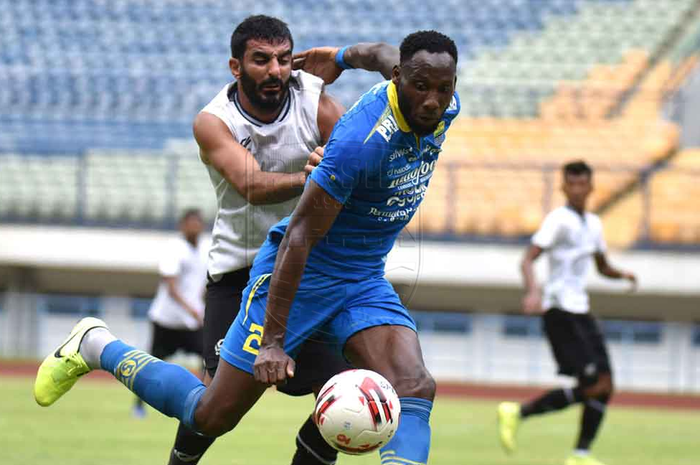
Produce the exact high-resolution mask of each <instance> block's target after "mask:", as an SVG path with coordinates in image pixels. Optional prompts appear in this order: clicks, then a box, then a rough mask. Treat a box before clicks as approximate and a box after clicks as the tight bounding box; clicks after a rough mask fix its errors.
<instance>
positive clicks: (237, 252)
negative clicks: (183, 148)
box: [202, 71, 323, 280]
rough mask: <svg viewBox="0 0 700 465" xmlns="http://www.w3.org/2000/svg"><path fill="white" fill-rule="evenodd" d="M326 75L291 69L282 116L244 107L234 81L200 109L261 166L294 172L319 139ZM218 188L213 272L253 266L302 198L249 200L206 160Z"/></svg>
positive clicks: (213, 274) (211, 253) (211, 261)
mask: <svg viewBox="0 0 700 465" xmlns="http://www.w3.org/2000/svg"><path fill="white" fill-rule="evenodd" d="M322 89H323V81H322V80H321V79H320V78H317V77H316V76H313V75H311V74H308V73H305V72H303V71H292V75H291V77H290V79H289V97H288V98H287V101H286V102H285V104H284V108H283V110H282V112H281V113H280V115H279V117H278V118H277V119H276V120H275V121H273V122H272V123H262V122H260V121H257V120H256V119H255V118H253V117H252V116H250V115H249V114H247V113H246V112H245V110H243V108H242V107H241V106H240V104H239V102H238V95H237V89H236V85H235V83H229V84H227V85H226V86H225V87H224V88H223V90H221V92H219V94H218V95H217V96H216V97H214V99H213V100H212V101H211V102H209V104H208V105H207V106H205V107H204V109H203V110H202V111H203V112H207V113H211V114H212V115H215V116H217V117H218V118H219V119H221V120H222V121H223V122H224V123H225V124H226V126H228V128H229V130H230V131H231V134H232V135H233V137H234V139H236V140H237V141H238V143H240V144H241V145H243V146H244V147H245V148H247V149H248V150H249V151H250V152H251V153H252V154H253V156H254V157H255V159H256V160H257V162H258V163H259V164H260V168H261V169H262V170H263V171H270V172H284V173H296V172H300V171H302V170H303V169H304V166H305V165H306V160H307V159H308V157H309V153H311V151H313V150H314V149H315V148H316V147H318V146H319V145H321V143H322V141H321V133H320V131H319V129H318V123H317V119H316V118H317V114H318V102H319V97H320V95H321V91H322ZM206 167H207V170H208V171H209V178H210V179H211V182H212V185H213V186H214V189H215V191H216V198H217V201H218V206H219V210H218V212H217V214H216V219H215V221H214V230H213V231H212V244H211V248H210V249H209V265H208V269H209V275H210V276H211V277H212V278H213V279H214V280H219V279H220V278H221V276H222V275H223V274H224V273H228V272H230V271H235V270H238V269H241V268H245V267H247V266H250V265H251V264H252V263H253V259H254V258H255V255H256V254H257V253H258V250H259V249H260V246H261V245H262V243H263V242H264V241H265V237H266V235H267V231H268V229H270V227H271V226H273V225H274V224H276V223H277V222H278V221H280V220H281V219H282V218H284V217H286V216H288V215H289V214H290V213H291V212H292V210H294V207H295V206H296V204H297V202H298V200H299V198H298V197H297V198H294V199H291V200H287V201H285V202H282V203H277V204H269V205H251V204H250V203H248V201H247V200H246V199H245V198H244V197H243V196H241V195H240V194H239V193H238V191H236V189H235V188H234V187H233V186H232V185H230V184H229V183H228V182H227V181H226V180H225V179H224V178H223V177H222V176H221V174H219V172H218V171H217V170H216V169H215V168H214V167H213V166H211V165H206Z"/></svg>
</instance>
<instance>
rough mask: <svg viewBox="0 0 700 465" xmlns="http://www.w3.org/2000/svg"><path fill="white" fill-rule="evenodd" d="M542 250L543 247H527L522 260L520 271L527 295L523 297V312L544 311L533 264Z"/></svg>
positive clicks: (534, 312) (535, 312)
mask: <svg viewBox="0 0 700 465" xmlns="http://www.w3.org/2000/svg"><path fill="white" fill-rule="evenodd" d="M542 252H543V249H542V248H541V247H538V246H536V245H531V246H530V247H528V248H527V251H526V252H525V256H524V257H523V260H522V261H521V262H520V272H521V273H522V276H523V283H524V284H525V296H524V297H523V301H522V307H523V312H524V313H526V314H529V315H531V314H537V313H542V292H541V291H540V287H539V285H538V284H537V278H536V277H535V270H534V266H533V265H534V263H535V260H537V258H539V256H540V255H542Z"/></svg>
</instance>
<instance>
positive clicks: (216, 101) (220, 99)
mask: <svg viewBox="0 0 700 465" xmlns="http://www.w3.org/2000/svg"><path fill="white" fill-rule="evenodd" d="M234 87H235V82H229V83H228V84H226V85H225V86H224V87H223V89H221V90H220V91H219V92H218V93H217V94H216V95H215V96H214V98H213V99H211V100H210V101H209V103H207V104H206V105H205V106H204V108H202V110H201V111H200V113H201V112H205V113H213V111H212V110H215V109H219V108H223V107H225V106H226V105H228V104H229V102H230V101H231V99H230V94H231V92H232V91H233V88H234Z"/></svg>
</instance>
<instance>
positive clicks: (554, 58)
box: [0, 0, 698, 245]
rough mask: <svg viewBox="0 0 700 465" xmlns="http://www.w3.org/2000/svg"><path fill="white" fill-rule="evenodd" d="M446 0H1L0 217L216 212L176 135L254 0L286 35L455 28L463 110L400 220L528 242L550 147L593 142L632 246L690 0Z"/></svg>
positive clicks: (553, 161)
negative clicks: (429, 3) (414, 205)
mask: <svg viewBox="0 0 700 465" xmlns="http://www.w3.org/2000/svg"><path fill="white" fill-rule="evenodd" d="M443 3H444V5H443V6H444V7H443V8H440V9H430V10H429V11H428V10H426V5H425V4H424V2H420V1H417V0H410V1H407V2H399V1H397V0H392V1H389V2H385V3H383V4H382V5H381V8H380V7H379V5H377V4H376V3H374V2H371V1H369V0H348V1H347V2H343V4H342V5H340V4H338V3H337V2H332V1H330V0H319V1H313V2H312V1H309V0H303V1H300V2H295V4H294V7H292V6H291V5H286V4H284V3H282V2H273V1H268V0H258V1H252V0H245V1H241V2H237V3H236V5H235V6H234V7H231V4H230V2H225V1H224V0H206V1H200V2H195V1H190V0H167V1H166V0H163V1H150V2H137V1H133V0H115V1H110V2H103V1H100V2H94V1H88V0H74V1H68V0H36V1H34V2H14V1H12V0H0V25H2V28H3V31H5V33H4V34H3V35H2V37H0V80H2V81H3V82H6V83H7V85H6V86H2V88H0V181H1V182H0V217H2V218H4V219H6V220H13V221H42V222H46V221H51V222H54V221H58V222H71V221H78V222H82V223H83V224H107V225H110V224H114V225H125V224H126V225H142V226H147V227H161V226H166V225H168V224H172V221H173V218H174V216H175V215H176V212H177V211H179V210H180V209H182V208H184V207H185V206H188V205H192V204H195V205H199V206H201V207H202V208H203V209H204V211H205V215H206V217H207V218H208V219H213V216H214V214H215V205H214V199H213V197H212V196H211V194H210V191H211V189H210V187H209V181H208V179H207V175H206V172H205V170H204V169H203V168H202V167H201V164H200V163H199V162H198V160H197V153H196V147H195V146H193V144H192V143H191V142H190V141H184V140H185V139H189V138H190V137H191V135H190V134H191V128H190V124H191V121H192V118H193V116H194V115H195V113H196V112H197V111H198V110H199V109H200V108H201V107H202V106H203V105H204V104H205V103H206V102H207V101H208V100H209V99H210V98H211V97H212V96H213V95H215V94H216V92H217V91H218V90H219V89H220V88H221V86H222V85H223V83H225V82H226V81H227V80H229V79H230V74H229V71H228V69H227V67H226V62H227V58H228V55H229V50H228V37H229V35H230V32H231V27H232V25H233V24H235V23H236V22H237V21H239V20H240V19H242V18H243V17H245V16H247V15H248V14H252V13H263V12H264V13H267V14H272V15H277V16H280V17H282V18H284V19H285V20H287V21H288V22H289V24H290V26H291V29H292V32H293V33H294V35H295V39H296V45H295V47H296V49H298V50H300V49H303V48H307V47H311V46H316V45H326V44H334V45H342V44H346V43H352V42H356V41H362V40H384V41H387V42H392V43H397V42H398V41H399V40H400V39H401V38H402V37H403V36H404V35H405V34H406V33H408V32H410V31H413V30H416V29H423V28H431V27H432V28H436V29H439V30H441V31H443V32H445V33H447V34H449V35H450V36H451V37H453V38H454V39H455V41H456V42H457V45H458V47H459V50H460V70H461V71H460V76H459V80H458V88H459V91H460V95H461V97H462V103H463V113H462V117H461V118H459V119H458V120H457V121H456V123H455V124H454V127H453V129H452V130H451V133H450V137H448V139H447V143H446V145H445V149H444V152H443V154H442V156H441V165H442V166H443V167H444V169H441V170H437V172H436V175H435V178H434V179H433V181H432V183H431V188H430V191H429V193H428V194H427V197H426V200H425V204H424V207H423V208H422V209H421V214H420V215H419V219H416V220H415V221H414V223H413V224H412V225H410V227H409V229H410V230H413V231H415V230H416V228H417V225H418V221H422V225H423V230H424V231H425V232H426V233H428V234H432V235H435V236H436V237H438V236H444V237H447V236H458V237H472V238H477V237H487V238H494V237H501V238H506V239H507V238H516V239H517V238H522V237H524V236H525V235H528V234H530V233H532V231H533V230H534V228H536V226H537V225H538V223H539V222H540V220H541V219H542V217H543V215H544V214H545V213H546V211H547V210H549V209H550V208H552V207H554V206H556V205H558V204H560V203H561V201H562V198H561V195H560V194H559V193H558V185H559V183H560V181H559V178H558V176H559V175H558V172H557V168H558V166H559V165H560V164H561V162H562V161H563V160H567V159H571V158H585V159H586V160H588V161H589V162H591V163H592V164H593V166H594V167H595V168H596V170H597V176H596V187H597V190H596V193H595V195H594V197H593V199H592V205H591V206H592V207H593V208H594V209H596V210H601V211H604V213H605V217H606V220H609V221H611V222H612V223H614V224H618V223H619V224H620V228H615V231H616V232H615V233H614V234H619V235H620V237H619V239H616V240H615V241H614V242H615V243H618V244H622V245H632V244H633V243H634V242H635V240H636V239H638V238H639V237H640V232H639V231H641V230H644V228H639V227H636V228H635V229H633V230H632V229H631V228H629V227H627V228H625V227H624V226H625V225H627V224H629V221H630V218H632V219H634V220H635V224H640V222H643V221H644V220H645V218H646V216H645V215H643V214H640V213H639V212H637V211H635V212H634V213H633V214H632V213H631V212H630V211H628V209H627V208H623V207H624V205H626V204H629V205H630V207H629V209H632V210H641V209H642V208H643V207H642V206H640V205H642V204H643V202H642V201H641V200H638V201H631V200H630V199H632V198H633V197H634V195H635V193H634V192H633V193H631V194H628V193H627V192H628V191H629V190H630V189H632V190H634V186H635V185H637V184H639V181H640V179H641V178H642V177H644V176H647V174H648V173H649V172H650V170H653V168H654V167H655V166H656V165H657V164H658V163H659V162H660V161H663V160H665V159H667V158H668V157H670V156H672V154H673V153H674V151H675V150H676V148H677V145H678V132H679V129H678V127H677V126H676V125H674V124H672V123H668V122H665V121H663V120H661V119H659V113H660V107H661V104H662V103H663V101H664V99H665V98H666V97H667V96H668V94H669V93H670V92H673V90H674V89H675V88H677V87H678V85H679V84H680V83H681V82H682V80H683V78H684V77H685V76H686V75H687V73H688V72H689V70H690V69H692V68H693V67H694V66H695V65H696V63H697V58H696V56H695V54H694V53H693V52H695V51H697V49H698V40H697V37H698V35H697V34H689V33H687V32H686V31H688V30H692V29H693V28H692V27H689V23H690V22H692V21H694V19H693V18H694V14H695V13H696V12H697V11H696V10H697V5H696V2H694V1H692V0H674V1H668V2H666V1H664V2H660V1H655V0H537V1H535V0H532V1H527V2H523V1H520V0H446V1H445V2H443ZM427 13H429V14H427ZM319 15H322V17H324V18H326V19H327V21H324V22H321V23H319V22H318V21H314V20H313V18H316V17H319ZM386 17H393V18H394V26H392V27H391V28H387V27H384V26H385V24H384V22H385V18H386ZM695 30H697V27H695ZM349 76H351V77H348V78H346V77H344V78H343V79H340V80H339V81H338V83H336V84H334V85H333V86H331V88H330V91H331V92H332V93H333V94H334V95H336V96H338V97H339V98H340V100H341V101H343V102H344V103H345V104H350V103H352V101H354V100H355V99H356V98H357V96H358V95H359V94H360V92H361V91H363V90H365V89H367V88H368V87H369V86H370V85H371V84H372V83H374V82H376V80H377V76H372V75H370V74H369V73H363V72H349ZM29 173H31V175H33V176H35V177H34V178H28V176H29ZM26 179H32V180H33V181H32V184H34V183H36V184H37V185H40V187H39V188H36V189H33V188H32V189H30V188H29V187H28V186H29V184H28V183H26V182H25V181H24V180H26ZM47 180H50V181H52V182H45V181H47ZM124 192H127V194H125V193H124ZM636 194H638V195H639V196H640V198H641V197H643V195H642V194H641V193H639V192H637V193H636ZM47 198H50V199H51V200H50V201H47V200H46V199H47ZM650 228H651V226H650ZM652 229H653V228H652ZM623 230H630V232H627V233H618V231H623ZM652 237H654V238H657V237H661V236H659V235H657V234H652ZM664 237H666V236H664ZM673 237H675V236H673Z"/></svg>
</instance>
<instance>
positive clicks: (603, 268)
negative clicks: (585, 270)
mask: <svg viewBox="0 0 700 465" xmlns="http://www.w3.org/2000/svg"><path fill="white" fill-rule="evenodd" d="M594 257H595V266H596V268H597V269H598V273H600V274H602V275H603V276H607V277H608V278H612V279H626V280H627V281H629V282H630V284H631V285H632V287H631V289H630V292H632V291H635V290H636V289H637V276H635V274H634V273H631V272H628V271H622V270H618V269H617V268H614V267H613V266H612V265H610V263H609V262H608V257H607V256H606V255H605V254H604V253H603V252H596V254H595V255H594Z"/></svg>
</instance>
